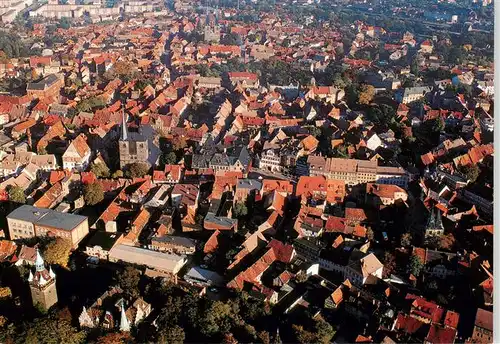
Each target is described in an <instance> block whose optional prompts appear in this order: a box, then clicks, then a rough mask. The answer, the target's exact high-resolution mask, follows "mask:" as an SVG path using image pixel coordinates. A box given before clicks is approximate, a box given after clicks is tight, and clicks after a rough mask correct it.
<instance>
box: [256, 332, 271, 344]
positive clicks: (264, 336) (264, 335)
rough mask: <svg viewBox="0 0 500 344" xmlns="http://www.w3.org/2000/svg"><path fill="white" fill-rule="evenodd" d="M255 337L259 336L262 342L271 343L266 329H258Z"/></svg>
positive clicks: (263, 343)
mask: <svg viewBox="0 0 500 344" xmlns="http://www.w3.org/2000/svg"><path fill="white" fill-rule="evenodd" d="M257 337H258V338H259V340H260V342H261V343H262V344H271V336H270V335H269V332H267V331H260V332H259V333H257Z"/></svg>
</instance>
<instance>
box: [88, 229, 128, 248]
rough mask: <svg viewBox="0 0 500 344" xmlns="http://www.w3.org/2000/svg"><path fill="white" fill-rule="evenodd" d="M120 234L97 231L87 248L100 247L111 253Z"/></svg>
mask: <svg viewBox="0 0 500 344" xmlns="http://www.w3.org/2000/svg"><path fill="white" fill-rule="evenodd" d="M119 237H120V234H117V233H110V232H103V231H96V232H95V233H94V235H92V237H91V238H90V240H89V241H88V243H87V245H86V246H87V247H94V246H100V247H101V248H102V249H103V250H105V251H109V250H110V249H111V248H112V247H113V246H114V245H115V243H116V241H117V240H118V238H119Z"/></svg>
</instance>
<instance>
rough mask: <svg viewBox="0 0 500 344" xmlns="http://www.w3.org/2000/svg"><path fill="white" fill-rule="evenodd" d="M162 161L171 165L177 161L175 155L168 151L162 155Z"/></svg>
mask: <svg viewBox="0 0 500 344" xmlns="http://www.w3.org/2000/svg"><path fill="white" fill-rule="evenodd" d="M163 161H164V162H165V164H166V165H173V164H175V163H176V162H177V155H176V154H175V153H174V152H170V153H167V154H165V155H164V158H163Z"/></svg>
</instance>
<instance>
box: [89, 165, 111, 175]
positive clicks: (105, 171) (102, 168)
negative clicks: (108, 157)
mask: <svg viewBox="0 0 500 344" xmlns="http://www.w3.org/2000/svg"><path fill="white" fill-rule="evenodd" d="M90 170H91V171H92V172H94V174H95V175H96V176H97V177H100V178H107V177H109V168H108V166H106V165H105V164H103V163H102V162H98V163H92V164H90Z"/></svg>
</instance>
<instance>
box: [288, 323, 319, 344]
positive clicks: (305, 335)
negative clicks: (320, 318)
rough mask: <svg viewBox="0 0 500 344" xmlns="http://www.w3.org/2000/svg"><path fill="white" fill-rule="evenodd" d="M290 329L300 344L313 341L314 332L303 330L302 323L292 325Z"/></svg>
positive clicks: (314, 338)
mask: <svg viewBox="0 0 500 344" xmlns="http://www.w3.org/2000/svg"><path fill="white" fill-rule="evenodd" d="M292 330H293V333H294V335H295V337H296V338H297V341H298V342H299V343H301V344H308V343H315V341H316V336H315V335H314V333H312V332H310V331H307V330H304V327H303V326H302V325H295V324H294V325H292Z"/></svg>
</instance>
